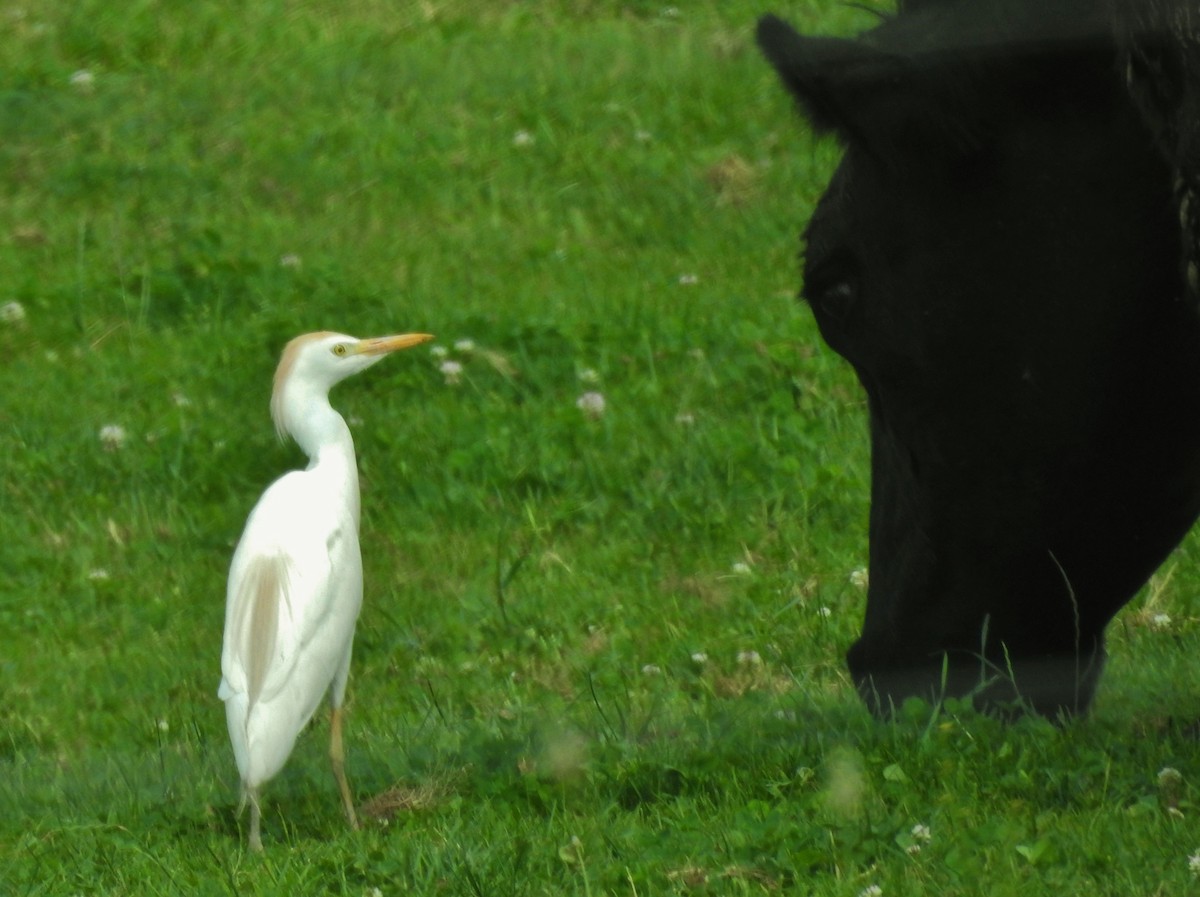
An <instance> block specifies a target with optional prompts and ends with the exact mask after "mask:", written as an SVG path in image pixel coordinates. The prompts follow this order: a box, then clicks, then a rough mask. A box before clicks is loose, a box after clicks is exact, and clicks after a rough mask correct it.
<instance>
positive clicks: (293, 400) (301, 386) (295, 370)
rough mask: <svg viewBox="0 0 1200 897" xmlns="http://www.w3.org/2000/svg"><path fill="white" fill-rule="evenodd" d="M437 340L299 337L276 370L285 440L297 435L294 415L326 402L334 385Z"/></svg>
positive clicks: (279, 425) (278, 417)
mask: <svg viewBox="0 0 1200 897" xmlns="http://www.w3.org/2000/svg"><path fill="white" fill-rule="evenodd" d="M431 339H433V335H432V334H429V333H404V334H400V335H398V336H381V337H375V338H373V339H358V338H357V337H353V336H347V335H346V334H344V333H332V332H330V331H327V330H323V331H320V332H318V333H306V334H304V335H303V336H298V337H296V338H295V339H293V340H292V341H291V342H289V343H288V344H287V346H285V347H284V350H283V356H282V357H281V358H280V359H279V367H278V368H276V370H275V388H274V391H273V392H272V394H271V418H272V419H273V420H274V421H275V429H276V431H277V432H278V433H279V435H280V437H281V438H282V437H283V436H284V435H285V434H288V433H295V425H296V423H297V422H296V420H294V415H296V414H298V413H301V411H300V409H302V408H303V407H304V406H305V405H306V404H307V403H308V402H309V401H310V400H312V399H319V400H324V399H325V398H326V397H327V396H328V395H329V390H330V389H332V388H333V386H334V385H336V384H338V383H340V382H341V381H343V380H345V379H346V378H347V377H350V376H353V375H354V374H357V373H359V372H360V371H365V370H366V369H367V368H369V367H370V366H371V365H373V364H375V363H376V362H377V361H379V360H380V359H381V358H383V357H384V356H385V355H387V354H389V353H391V352H395V351H396V350H397V349H407V348H409V347H410V346H416V345H419V344H420V343H423V342H426V341H428V340H431Z"/></svg>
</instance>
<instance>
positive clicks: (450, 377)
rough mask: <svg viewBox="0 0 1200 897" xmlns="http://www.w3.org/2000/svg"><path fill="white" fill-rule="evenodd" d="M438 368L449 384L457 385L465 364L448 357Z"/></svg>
mask: <svg viewBox="0 0 1200 897" xmlns="http://www.w3.org/2000/svg"><path fill="white" fill-rule="evenodd" d="M438 370H439V371H441V372H442V376H443V377H445V378H446V385H447V386H457V385H458V382H459V381H460V380H461V379H462V372H463V366H462V365H461V364H459V363H458V362H457V361H454V360H451V359H447V360H446V361H443V362H442V363H441V364H440V365H438Z"/></svg>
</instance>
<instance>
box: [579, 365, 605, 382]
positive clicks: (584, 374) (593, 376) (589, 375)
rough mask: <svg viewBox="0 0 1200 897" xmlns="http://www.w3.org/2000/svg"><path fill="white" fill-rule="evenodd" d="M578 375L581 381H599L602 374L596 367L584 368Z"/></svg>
mask: <svg viewBox="0 0 1200 897" xmlns="http://www.w3.org/2000/svg"><path fill="white" fill-rule="evenodd" d="M576 376H578V377H579V382H580V383H599V382H600V375H599V374H598V373H596V369H595V368H584V369H583V370H581V371H580V372H579V373H578V374H577V375H576Z"/></svg>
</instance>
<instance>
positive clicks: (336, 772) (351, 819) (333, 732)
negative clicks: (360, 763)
mask: <svg viewBox="0 0 1200 897" xmlns="http://www.w3.org/2000/svg"><path fill="white" fill-rule="evenodd" d="M329 759H330V760H331V761H332V762H333V777H334V778H335V779H337V783H338V791H340V792H341V794H342V809H343V810H345V811H346V822H348V823H349V824H350V828H353V829H357V828H358V815H357V814H356V813H355V812H354V798H353V797H351V795H350V783H349V782H347V781H346V751H345V749H344V748H343V747H342V708H341V707H334V708H333V713H332V715H331V717H330V724H329Z"/></svg>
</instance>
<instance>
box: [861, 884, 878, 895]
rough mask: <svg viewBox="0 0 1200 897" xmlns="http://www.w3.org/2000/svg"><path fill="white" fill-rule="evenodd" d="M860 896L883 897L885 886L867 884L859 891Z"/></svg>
mask: <svg viewBox="0 0 1200 897" xmlns="http://www.w3.org/2000/svg"><path fill="white" fill-rule="evenodd" d="M858 897H883V888H881V887H879V885H867V886H866V887H865V888H863V889H862V890H861V891H859V892H858Z"/></svg>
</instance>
